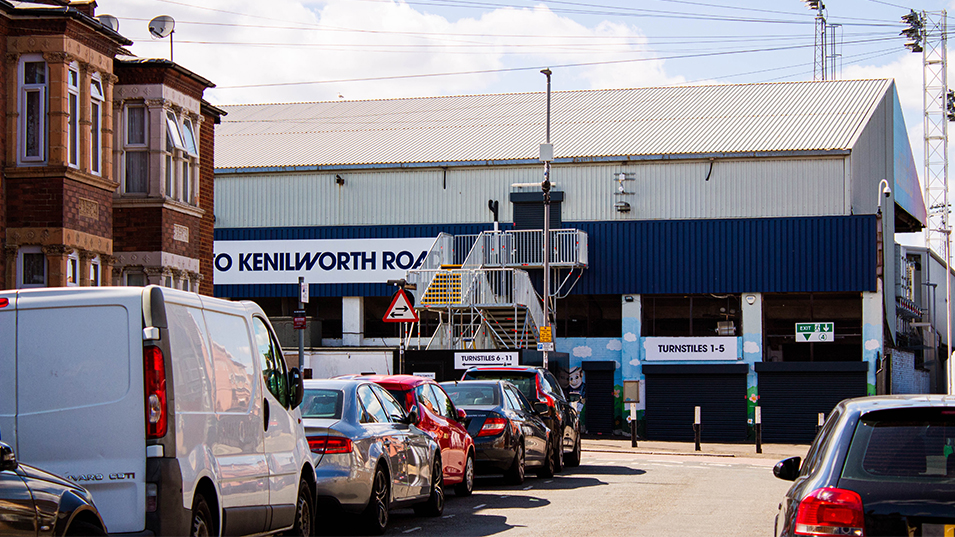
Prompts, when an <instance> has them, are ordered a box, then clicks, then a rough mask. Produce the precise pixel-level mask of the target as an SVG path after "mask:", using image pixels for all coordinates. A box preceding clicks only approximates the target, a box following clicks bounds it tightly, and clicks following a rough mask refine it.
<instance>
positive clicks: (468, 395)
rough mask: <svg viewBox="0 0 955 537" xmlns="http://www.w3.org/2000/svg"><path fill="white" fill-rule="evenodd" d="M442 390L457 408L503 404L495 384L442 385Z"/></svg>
mask: <svg viewBox="0 0 955 537" xmlns="http://www.w3.org/2000/svg"><path fill="white" fill-rule="evenodd" d="M441 387H442V388H444V391H445V392H446V393H447V394H448V397H450V398H451V401H453V402H454V404H455V406H480V405H494V406H499V405H500V404H501V401H500V398H499V397H498V391H497V386H496V385H494V384H478V385H474V384H465V383H461V384H451V383H448V384H442V385H441Z"/></svg>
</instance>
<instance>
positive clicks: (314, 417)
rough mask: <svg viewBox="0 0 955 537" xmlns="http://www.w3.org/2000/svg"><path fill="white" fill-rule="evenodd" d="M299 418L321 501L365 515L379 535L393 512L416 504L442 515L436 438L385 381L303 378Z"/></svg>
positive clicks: (417, 508) (429, 513)
mask: <svg viewBox="0 0 955 537" xmlns="http://www.w3.org/2000/svg"><path fill="white" fill-rule="evenodd" d="M301 409H302V423H303V425H304V426H305V435H306V436H307V437H308V445H309V447H310V448H311V450H312V461H313V464H314V466H315V478H316V496H317V497H318V500H319V502H320V504H321V505H323V506H329V505H331V506H333V507H336V508H341V509H342V510H343V511H345V512H350V513H357V514H359V515H360V517H361V519H362V522H363V523H364V524H365V525H366V529H367V530H368V531H369V532H370V533H373V534H378V535H380V534H382V533H384V532H385V529H386V527H387V526H388V511H389V510H390V509H391V508H394V507H407V506H412V507H414V510H415V512H416V513H418V514H420V515H427V516H441V514H442V513H443V512H444V482H443V477H442V476H443V473H442V471H441V468H442V466H441V451H440V448H439V446H438V444H437V443H436V442H435V441H434V440H433V439H432V438H431V437H430V436H429V435H428V434H426V433H425V432H424V431H422V430H421V429H418V428H417V427H416V426H415V424H416V423H417V422H418V413H417V409H415V408H412V409H411V411H410V412H405V410H404V408H403V407H402V405H401V404H400V403H398V401H396V400H395V398H394V397H393V396H392V395H391V394H390V393H388V391H387V390H385V389H384V388H382V387H381V386H379V385H377V384H375V383H373V382H368V381H367V380H362V379H323V380H306V381H305V396H304V399H303V401H302V405H301Z"/></svg>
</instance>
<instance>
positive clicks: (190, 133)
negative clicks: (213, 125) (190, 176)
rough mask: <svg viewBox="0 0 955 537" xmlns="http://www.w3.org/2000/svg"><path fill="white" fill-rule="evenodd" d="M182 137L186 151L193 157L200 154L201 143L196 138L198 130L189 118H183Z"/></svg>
mask: <svg viewBox="0 0 955 537" xmlns="http://www.w3.org/2000/svg"><path fill="white" fill-rule="evenodd" d="M182 138H183V142H184V143H185V150H186V153H189V154H190V155H191V156H193V157H198V156H199V144H197V143H196V142H197V140H196V131H195V128H193V124H192V121H191V120H190V119H188V118H185V119H183V120H182Z"/></svg>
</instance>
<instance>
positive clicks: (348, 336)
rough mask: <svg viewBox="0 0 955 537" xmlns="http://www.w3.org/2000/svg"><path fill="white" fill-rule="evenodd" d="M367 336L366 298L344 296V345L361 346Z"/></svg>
mask: <svg viewBox="0 0 955 537" xmlns="http://www.w3.org/2000/svg"><path fill="white" fill-rule="evenodd" d="M364 337H365V299H364V297H360V296H343V297H342V345H343V346H345V347H360V346H361V344H362V339H363V338H364Z"/></svg>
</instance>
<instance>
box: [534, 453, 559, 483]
mask: <svg viewBox="0 0 955 537" xmlns="http://www.w3.org/2000/svg"><path fill="white" fill-rule="evenodd" d="M554 452H555V449H554V448H551V450H550V453H548V454H547V456H546V457H544V465H543V466H541V467H540V469H539V470H537V477H544V478H548V477H554V463H555V461H557V455H556V454H555V453H554Z"/></svg>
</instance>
